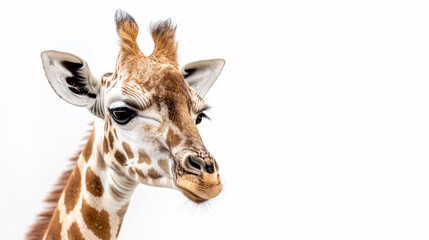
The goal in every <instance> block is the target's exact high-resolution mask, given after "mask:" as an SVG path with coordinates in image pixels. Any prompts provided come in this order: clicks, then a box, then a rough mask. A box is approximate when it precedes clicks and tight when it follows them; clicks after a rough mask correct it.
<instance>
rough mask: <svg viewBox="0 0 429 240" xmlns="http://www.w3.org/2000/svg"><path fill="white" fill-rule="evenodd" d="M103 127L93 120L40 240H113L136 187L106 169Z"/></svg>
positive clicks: (135, 184)
mask: <svg viewBox="0 0 429 240" xmlns="http://www.w3.org/2000/svg"><path fill="white" fill-rule="evenodd" d="M102 146H103V123H102V121H101V120H96V122H95V123H94V129H93V130H92V133H91V136H90V137H89V139H88V142H87V144H86V146H85V148H84V150H83V151H82V153H81V154H80V156H79V159H78V160H77V162H76V165H75V168H74V169H73V172H72V174H71V176H70V178H69V180H68V182H67V185H66V187H65V188H64V190H63V192H62V195H61V198H60V199H59V201H58V205H57V208H56V209H55V212H54V214H53V217H52V219H51V221H50V223H49V226H48V229H47V231H46V233H45V237H44V239H47V240H50V239H69V240H70V239H102V240H105V239H109V240H113V239H116V238H117V236H118V234H119V230H120V227H121V224H122V220H123V217H124V214H125V212H126V210H127V207H128V204H129V202H130V198H131V196H132V194H133V193H134V190H135V188H136V186H137V183H136V182H134V181H132V180H130V179H128V178H126V177H125V176H123V175H121V174H119V173H116V172H115V171H114V170H112V169H111V168H109V167H107V166H106V164H105V161H104V159H103V149H102Z"/></svg>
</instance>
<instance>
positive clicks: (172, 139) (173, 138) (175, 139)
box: [166, 128, 181, 149]
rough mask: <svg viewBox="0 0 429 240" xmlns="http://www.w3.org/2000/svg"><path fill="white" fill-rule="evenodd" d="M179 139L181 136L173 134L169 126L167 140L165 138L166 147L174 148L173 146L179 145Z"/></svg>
mask: <svg viewBox="0 0 429 240" xmlns="http://www.w3.org/2000/svg"><path fill="white" fill-rule="evenodd" d="M180 141H181V138H180V136H179V134H175V133H174V131H173V130H172V129H171V128H170V129H168V133H167V140H166V142H167V145H168V147H170V149H171V148H174V147H175V146H177V145H179V143H180Z"/></svg>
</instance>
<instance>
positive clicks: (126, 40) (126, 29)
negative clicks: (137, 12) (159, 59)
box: [115, 9, 141, 54]
mask: <svg viewBox="0 0 429 240" xmlns="http://www.w3.org/2000/svg"><path fill="white" fill-rule="evenodd" d="M115 22H116V32H117V33H118V36H119V38H120V47H121V49H122V50H123V51H124V52H125V53H128V54H141V51H140V49H139V47H138V45H137V35H138V33H139V27H138V26H137V23H136V21H135V20H134V18H133V17H132V16H131V15H130V14H128V13H127V12H125V11H123V10H121V9H118V10H117V11H116V13H115Z"/></svg>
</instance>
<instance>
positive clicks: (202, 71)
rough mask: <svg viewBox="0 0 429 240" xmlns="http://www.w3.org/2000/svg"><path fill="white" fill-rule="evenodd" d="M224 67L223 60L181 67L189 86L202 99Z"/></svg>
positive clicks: (198, 62)
mask: <svg viewBox="0 0 429 240" xmlns="http://www.w3.org/2000/svg"><path fill="white" fill-rule="evenodd" d="M224 65H225V60H223V59H210V60H201V61H196V62H191V63H188V64H186V65H185V66H183V68H182V74H183V77H184V78H185V80H186V81H187V82H188V83H189V85H190V86H191V87H192V88H193V89H195V91H197V93H198V95H200V97H202V98H203V97H204V96H205V95H206V94H207V92H208V91H209V89H210V88H211V87H212V85H213V83H214V82H215V81H216V79H217V78H218V77H219V75H220V73H221V72H222V69H223V66H224Z"/></svg>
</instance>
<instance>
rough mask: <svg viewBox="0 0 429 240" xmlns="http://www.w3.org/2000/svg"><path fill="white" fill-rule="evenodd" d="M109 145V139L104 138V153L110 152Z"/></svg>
mask: <svg viewBox="0 0 429 240" xmlns="http://www.w3.org/2000/svg"><path fill="white" fill-rule="evenodd" d="M108 144H109V143H108V142H107V138H106V137H104V140H103V151H104V153H106V154H107V153H108V152H109V145H108Z"/></svg>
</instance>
